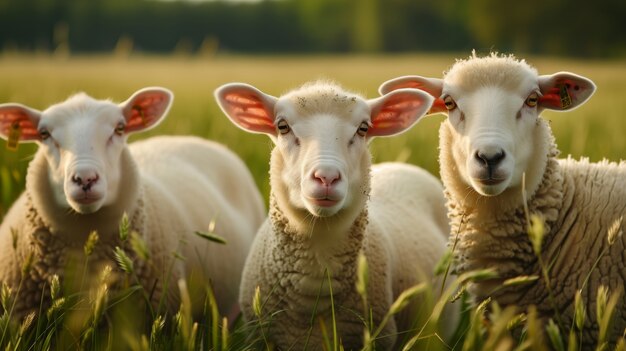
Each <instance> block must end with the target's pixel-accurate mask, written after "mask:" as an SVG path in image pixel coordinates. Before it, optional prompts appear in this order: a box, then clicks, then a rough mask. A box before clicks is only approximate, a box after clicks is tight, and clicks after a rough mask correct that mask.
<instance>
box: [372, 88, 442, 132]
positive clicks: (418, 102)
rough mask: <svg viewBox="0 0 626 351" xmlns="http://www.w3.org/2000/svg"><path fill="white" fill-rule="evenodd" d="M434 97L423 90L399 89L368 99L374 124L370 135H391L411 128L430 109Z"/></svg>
mask: <svg viewBox="0 0 626 351" xmlns="http://www.w3.org/2000/svg"><path fill="white" fill-rule="evenodd" d="M433 100H434V98H433V97H432V96H430V95H428V94H426V93H425V92H423V91H421V90H416V89H398V90H395V91H392V92H391V93H389V94H386V95H383V96H381V97H379V98H376V99H372V100H368V104H369V105H370V108H371V111H372V112H371V122H372V125H371V127H370V128H369V130H368V131H367V135H368V137H375V136H389V135H394V134H398V133H402V132H404V131H405V130H407V129H409V128H410V127H411V126H413V124H415V122H417V121H418V120H419V119H420V117H422V116H424V114H425V113H426V112H427V111H428V109H429V108H430V107H431V105H432V103H433Z"/></svg>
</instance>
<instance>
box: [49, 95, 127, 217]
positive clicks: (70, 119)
mask: <svg viewBox="0 0 626 351" xmlns="http://www.w3.org/2000/svg"><path fill="white" fill-rule="evenodd" d="M120 123H122V124H123V123H125V120H124V117H123V115H122V112H121V109H120V107H119V106H117V105H115V104H113V103H111V102H108V101H96V100H93V99H91V98H89V97H88V96H86V95H77V96H75V97H73V98H71V99H70V100H68V101H66V102H64V103H61V104H57V105H54V106H52V107H50V108H49V109H47V110H46V111H44V112H43V114H42V117H41V121H40V123H39V126H38V128H39V131H41V130H44V129H45V130H47V131H48V132H49V133H50V137H49V138H47V139H46V140H43V141H42V147H43V149H44V151H45V153H46V159H47V161H48V166H49V168H50V173H49V174H50V176H49V178H50V182H51V185H52V188H53V189H54V194H55V200H56V202H57V203H58V205H59V206H61V207H67V208H72V209H73V210H74V211H76V212H78V213H82V214H87V213H93V212H96V211H98V210H99V209H100V208H101V207H102V206H105V205H109V204H112V203H113V202H114V201H115V200H116V198H117V194H118V191H119V189H118V184H119V182H120V177H121V170H120V166H119V164H120V162H119V161H120V156H121V152H122V150H123V149H124V146H125V142H126V135H118V134H117V133H115V128H116V127H117V126H118V124H120Z"/></svg>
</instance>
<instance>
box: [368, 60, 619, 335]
mask: <svg viewBox="0 0 626 351" xmlns="http://www.w3.org/2000/svg"><path fill="white" fill-rule="evenodd" d="M400 88H417V89H421V90H424V91H426V92H428V93H430V94H431V95H433V96H434V97H436V102H435V103H434V105H433V106H434V107H433V109H432V110H431V111H432V112H446V113H447V114H448V118H447V119H446V120H445V121H444V122H443V123H442V125H441V128H440V145H439V148H440V156H439V161H440V164H441V177H442V180H443V183H444V187H445V188H446V195H447V197H448V210H449V217H450V219H451V224H452V233H457V232H458V233H459V242H458V246H457V248H458V251H457V252H456V256H457V259H458V267H457V269H458V271H459V272H464V271H468V270H473V269H481V268H494V269H495V270H496V271H497V273H498V274H499V278H497V279H493V280H489V281H484V282H480V283H476V284H475V285H474V286H473V287H472V288H471V292H472V293H473V294H474V295H475V296H476V298H477V299H478V300H482V299H484V298H486V297H487V296H491V297H493V298H494V299H495V300H496V301H497V302H498V303H500V304H501V305H511V304H513V305H519V306H521V307H522V308H524V309H525V308H526V307H528V306H529V305H536V306H537V309H538V311H539V313H540V315H541V316H542V317H545V318H548V317H552V318H555V319H556V318H558V317H557V316H556V315H557V313H555V312H558V314H560V315H561V316H562V317H563V318H564V321H563V323H567V325H565V327H568V326H569V325H571V321H572V318H573V313H574V310H573V308H574V303H573V302H574V295H575V292H576V290H577V289H583V290H582V296H583V298H584V300H585V301H587V304H588V306H589V307H590V308H589V312H590V313H589V317H590V318H588V319H587V323H586V330H585V334H584V340H583V341H584V343H585V345H587V347H590V346H591V345H593V344H595V342H596V340H597V333H598V324H597V316H596V313H595V301H596V294H597V289H598V287H599V286H600V285H606V286H608V287H609V288H610V290H611V291H613V292H618V291H619V289H622V288H623V286H624V283H625V281H626V268H625V267H624V248H625V244H626V239H625V238H624V237H623V236H622V237H619V238H618V237H615V236H613V237H612V239H611V240H610V241H611V242H613V240H614V243H613V244H611V243H610V242H609V240H607V235H608V232H612V233H613V234H614V235H615V234H617V233H619V231H620V230H619V227H617V226H618V225H621V226H623V224H624V222H623V218H624V215H625V214H626V164H625V163H624V162H623V161H622V162H620V163H619V164H618V163H611V162H608V161H606V160H605V161H601V162H599V163H590V162H589V161H588V160H587V159H582V160H580V161H576V160H573V159H571V158H567V159H557V156H558V154H559V152H558V150H557V147H556V144H555V142H554V137H553V135H552V131H551V129H550V126H549V123H548V122H547V121H546V120H544V119H543V118H541V117H540V116H539V114H540V113H541V112H542V111H543V110H544V109H550V110H555V111H567V110H572V109H574V108H576V107H578V106H580V105H582V104H583V103H584V102H585V101H586V100H587V99H588V98H589V97H590V96H591V95H592V94H593V92H594V91H595V85H594V84H593V82H592V81H590V80H589V79H587V78H584V77H581V76H578V75H575V74H572V73H568V72H559V73H556V74H552V75H541V76H539V75H538V74H537V71H536V70H535V69H534V68H532V67H531V66H529V65H528V64H527V63H526V62H525V61H523V60H521V61H520V60H517V59H515V58H514V57H513V56H503V55H498V54H495V53H494V54H491V55H490V56H487V57H477V56H476V54H474V55H473V56H471V57H470V58H469V59H467V60H460V61H457V63H456V64H455V65H454V66H452V68H451V69H450V70H449V71H448V72H447V73H446V74H445V77H444V79H437V78H423V77H419V76H406V77H400V78H396V79H393V80H391V81H388V82H386V83H384V84H383V85H382V86H381V88H380V92H381V94H385V93H388V92H390V91H393V90H394V89H400ZM524 174H525V177H524ZM524 178H525V183H524V182H523V179H524ZM524 185H525V187H524ZM522 188H524V190H525V192H526V194H527V199H528V201H527V203H526V205H527V206H528V209H529V211H530V213H534V214H538V215H540V216H541V217H542V218H543V220H544V221H545V237H544V238H543V246H542V248H541V256H542V257H543V261H544V262H546V264H549V265H550V269H549V277H550V281H551V282H552V284H551V290H552V292H553V296H554V300H555V303H554V305H553V304H552V302H551V299H550V298H549V291H548V288H547V287H546V284H545V281H544V279H539V280H536V281H534V282H531V283H528V284H527V285H525V286H523V287H514V288H502V287H501V286H500V285H501V284H502V283H503V282H504V280H506V279H509V278H513V277H517V276H523V275H529V276H538V277H541V271H540V266H539V261H538V259H537V256H536V255H535V253H534V251H533V247H532V243H531V241H530V239H529V235H528V234H527V227H528V223H527V220H526V215H525V211H524V202H523V197H522ZM620 222H621V223H620ZM612 226H613V230H610V228H611V227H612ZM451 240H455V238H454V235H453V236H452V237H451ZM603 250H606V255H604V256H602V257H599V256H601V253H602V252H604V251H603ZM596 260H599V261H598V265H597V267H596V266H594V261H596ZM588 274H590V277H589V281H588V283H586V282H585V277H586V276H587V275H588ZM585 284H586V285H585ZM624 327H626V309H625V308H624V306H623V304H622V305H621V307H618V309H617V313H616V322H615V324H614V329H613V331H614V332H613V337H615V336H616V335H618V334H621V333H622V331H623V330H624ZM613 340H615V339H613Z"/></svg>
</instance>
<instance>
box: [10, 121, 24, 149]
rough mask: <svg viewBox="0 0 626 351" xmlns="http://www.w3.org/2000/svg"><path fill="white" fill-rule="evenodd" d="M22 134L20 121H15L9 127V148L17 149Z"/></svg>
mask: <svg viewBox="0 0 626 351" xmlns="http://www.w3.org/2000/svg"><path fill="white" fill-rule="evenodd" d="M21 135H22V128H20V122H19V121H15V122H13V123H12V124H11V127H9V140H8V142H7V149H9V150H12V151H15V150H17V145H18V141H19V140H20V136H21Z"/></svg>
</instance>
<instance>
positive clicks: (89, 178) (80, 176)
mask: <svg viewBox="0 0 626 351" xmlns="http://www.w3.org/2000/svg"><path fill="white" fill-rule="evenodd" d="M98 179H100V176H99V175H98V173H97V172H96V171H93V170H83V171H79V172H76V173H74V174H73V175H72V182H73V183H74V184H76V185H78V186H80V187H81V188H82V189H83V191H89V190H90V189H91V187H92V186H93V185H94V184H95V183H97V182H98Z"/></svg>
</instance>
